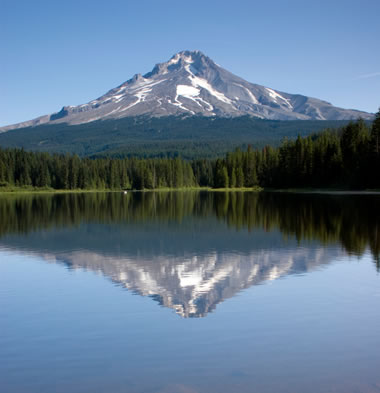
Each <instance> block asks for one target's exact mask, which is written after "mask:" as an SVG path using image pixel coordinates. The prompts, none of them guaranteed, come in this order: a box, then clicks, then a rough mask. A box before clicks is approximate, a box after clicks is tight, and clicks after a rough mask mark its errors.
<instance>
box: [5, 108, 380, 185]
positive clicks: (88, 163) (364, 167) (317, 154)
mask: <svg viewBox="0 0 380 393" xmlns="http://www.w3.org/2000/svg"><path fill="white" fill-rule="evenodd" d="M255 186H259V187H266V188H303V187H318V188H322V187H325V188H327V187H330V188H351V189H376V188H380V111H379V112H378V113H377V115H376V118H375V120H374V122H373V123H372V125H370V126H369V125H368V124H367V123H366V122H364V121H363V120H360V119H359V120H358V121H356V122H350V123H349V124H347V125H346V126H344V127H341V128H340V129H327V130H325V131H323V132H320V133H317V134H313V135H309V136H304V137H301V136H300V135H299V136H298V137H297V138H296V139H295V140H291V139H286V138H285V139H283V141H282V143H281V145H280V146H278V147H273V146H264V147H263V148H261V149H259V148H253V147H252V146H250V145H249V146H248V147H247V149H245V150H243V149H241V148H236V149H235V150H234V151H233V152H229V153H227V154H225V156H224V157H222V158H202V159H193V160H186V159H184V158H181V157H175V158H168V157H163V158H158V157H157V158H139V157H126V158H108V157H104V158H89V157H84V158H80V157H79V156H78V155H76V154H58V153H54V154H51V153H47V152H30V151H25V150H24V149H19V148H7V149H0V189H1V188H3V189H4V188H5V189H6V188H7V187H36V188H52V189H56V190H76V189H81V190H86V189H94V190H95V189H96V190H103V189H104V190H106V189H107V190H108V189H109V190H122V189H134V190H143V189H159V188H184V187H211V188H252V187H255Z"/></svg>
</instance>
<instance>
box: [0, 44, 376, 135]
mask: <svg viewBox="0 0 380 393" xmlns="http://www.w3.org/2000/svg"><path fill="white" fill-rule="evenodd" d="M141 115H146V116H151V117H161V116H173V115H200V116H219V117H234V116H246V115H248V116H253V117H258V118H261V119H271V120H298V119H299V120H351V119H357V118H358V117H362V118H363V119H372V118H373V114H369V113H366V112H359V111H355V110H348V109H342V108H337V107H334V106H333V105H331V104H329V103H327V102H326V101H322V100H318V99H316V98H310V97H306V96H303V95H300V94H289V93H283V92H281V91H278V90H274V89H271V88H269V87H265V86H260V85H257V84H253V83H250V82H247V81H246V80H244V79H242V78H239V77H238V76H236V75H234V74H232V73H230V72H228V71H227V70H225V69H223V68H222V67H221V66H219V65H217V64H216V63H215V62H214V61H213V60H212V59H210V58H209V57H208V56H206V55H205V54H204V53H202V52H201V51H199V50H193V51H190V50H183V51H180V52H178V53H176V54H175V55H173V56H172V57H171V58H170V59H169V60H168V61H166V62H163V63H158V64H156V65H155V66H154V68H153V69H152V71H150V72H148V73H147V74H145V75H141V74H136V75H134V76H133V77H132V78H131V79H129V80H128V81H126V82H124V83H123V84H121V85H119V86H118V87H116V88H114V89H112V90H110V91H109V92H108V93H106V94H104V95H103V96H101V97H99V98H97V99H95V100H93V101H90V102H89V103H87V104H82V105H79V106H76V107H73V106H67V107H64V108H63V109H62V110H61V111H60V112H58V113H55V114H52V115H47V116H42V117H40V118H37V119H34V120H31V121H29V122H24V123H20V124H18V125H13V126H7V127H3V128H0V131H8V130H11V129H15V128H20V127H28V126H35V125H39V124H45V123H52V122H54V123H59V122H64V123H68V124H82V123H89V122H92V121H95V120H105V119H120V118H123V117H130V116H141Z"/></svg>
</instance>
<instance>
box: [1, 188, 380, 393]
mask: <svg viewBox="0 0 380 393" xmlns="http://www.w3.org/2000/svg"><path fill="white" fill-rule="evenodd" d="M379 304H380V196H379V195H376V194H373V195H372V194H368V195H339V194H336V195H334V194H291V193H269V192H268V193H267V192H262V193H253V192H252V193H250V192H228V193H224V192H195V191H194V192H190V191H189V192H147V193H137V192H136V193H134V192H131V193H128V194H127V195H124V194H122V193H83V194H80V193H78V194H45V195H43V194H34V195H33V194H31V195H21V194H19V195H3V196H0V392H1V393H21V392H23V393H24V392H27V393H37V392H38V393H44V392H46V393H68V392H70V393H84V392H86V393H87V392H88V393H106V392H107V393H113V392H115V393H121V392H127V393H145V392H146V393H224V392H226V393H227V392H231V393H240V392H241V393H246V392H250V393H251V392H257V393H275V392H276V393H278V392H284V393H298V392H299V393H301V392H302V393H304V392H308V393H329V392H331V393H332V392H334V393H347V392H352V393H354V392H355V393H357V392H360V393H362V392H371V393H372V392H380V350H379V348H380V306H379Z"/></svg>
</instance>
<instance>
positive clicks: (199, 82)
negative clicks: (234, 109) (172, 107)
mask: <svg viewBox="0 0 380 393" xmlns="http://www.w3.org/2000/svg"><path fill="white" fill-rule="evenodd" d="M185 69H186V71H187V72H188V73H189V79H190V82H191V84H192V85H193V86H194V87H202V88H203V89H205V90H207V91H208V92H209V93H210V94H211V95H213V96H214V97H215V98H217V99H218V100H219V101H222V102H224V103H225V104H229V105H232V101H231V100H230V99H229V98H227V97H226V96H225V95H224V94H223V93H221V92H219V91H217V90H215V89H214V88H213V87H212V86H211V85H210V84H209V83H208V82H207V81H206V79H203V78H199V77H198V76H195V75H194V74H193V72H192V71H191V69H190V64H186V66H185Z"/></svg>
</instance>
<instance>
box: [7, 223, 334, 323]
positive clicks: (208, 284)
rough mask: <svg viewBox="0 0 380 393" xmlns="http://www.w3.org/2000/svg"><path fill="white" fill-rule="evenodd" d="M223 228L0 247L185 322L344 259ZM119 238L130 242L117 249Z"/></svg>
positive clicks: (92, 228) (86, 228)
mask: <svg viewBox="0 0 380 393" xmlns="http://www.w3.org/2000/svg"><path fill="white" fill-rule="evenodd" d="M209 224H210V223H209ZM211 226H212V225H211ZM222 227H224V231H222V229H221V228H219V231H218V232H217V233H213V232H210V231H209V225H205V228H204V230H202V229H201V228H197V230H196V233H194V232H187V231H186V232H185V233H182V232H181V231H178V230H177V231H176V230H175V228H171V229H170V230H168V229H166V230H162V228H161V231H159V229H160V228H156V230H154V227H150V228H147V229H146V230H141V229H140V230H136V231H133V228H128V230H123V229H122V228H120V227H118V226H116V227H109V226H103V225H99V224H95V225H83V226H81V227H80V228H76V229H72V230H70V231H68V230H67V229H63V230H52V231H48V232H46V231H44V232H41V233H33V234H29V235H28V236H26V237H19V236H14V235H12V236H8V237H6V238H5V239H4V240H3V241H2V242H1V243H0V245H2V246H3V247H6V248H7V249H13V250H18V251H20V250H22V251H23V252H26V253H32V254H36V255H39V256H42V257H44V258H45V259H46V260H47V261H53V262H56V263H63V264H65V265H66V266H68V267H69V268H70V269H78V268H80V269H85V270H88V271H93V272H98V273H101V274H103V275H104V276H106V277H109V278H110V279H111V280H112V281H113V282H115V283H117V284H119V285H122V286H123V287H125V288H127V289H129V290H132V291H134V292H136V293H138V294H140V295H143V296H150V297H152V298H154V299H155V300H156V301H158V302H159V303H160V304H161V305H163V306H166V307H170V308H173V309H174V310H175V311H176V312H177V313H178V314H179V315H181V316H183V317H202V316H205V315H206V314H207V313H208V312H210V311H212V310H213V309H214V308H215V306H216V305H217V304H218V303H220V302H222V301H224V300H225V299H227V298H230V297H232V296H234V295H236V294H237V293H238V292H239V291H241V290H242V289H245V288H248V287H250V286H252V285H257V284H261V283H263V282H265V281H268V280H275V279H277V278H279V277H283V276H285V275H288V274H294V273H305V272H308V271H310V270H313V269H315V268H318V266H321V265H323V264H327V263H329V262H331V261H332V260H334V259H336V257H337V256H339V255H342V253H341V251H340V250H339V248H338V249H337V248H336V247H334V248H331V249H328V248H322V247H318V246H316V245H315V244H313V243H310V244H309V245H308V246H307V247H297V244H296V242H295V241H294V240H288V241H283V239H282V236H281V234H280V233H279V232H277V231H275V232H273V233H265V232H263V231H255V232H254V233H247V232H245V233H238V232H236V231H233V232H232V233H231V231H229V230H228V229H227V228H226V227H225V226H223V225H222ZM188 228H189V227H188ZM177 229H178V228H177ZM176 232H177V233H176ZM178 232H179V233H180V236H178ZM128 234H129V236H130V237H129V238H128ZM184 235H187V240H189V236H190V241H187V242H186V240H185V238H184ZM123 238H128V241H126V242H125V243H124V242H122V239H123ZM42 239H43V242H41V240H42ZM144 243H145V244H146V246H147V247H144ZM79 245H81V247H78V246H79ZM84 245H85V247H83V246H84Z"/></svg>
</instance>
